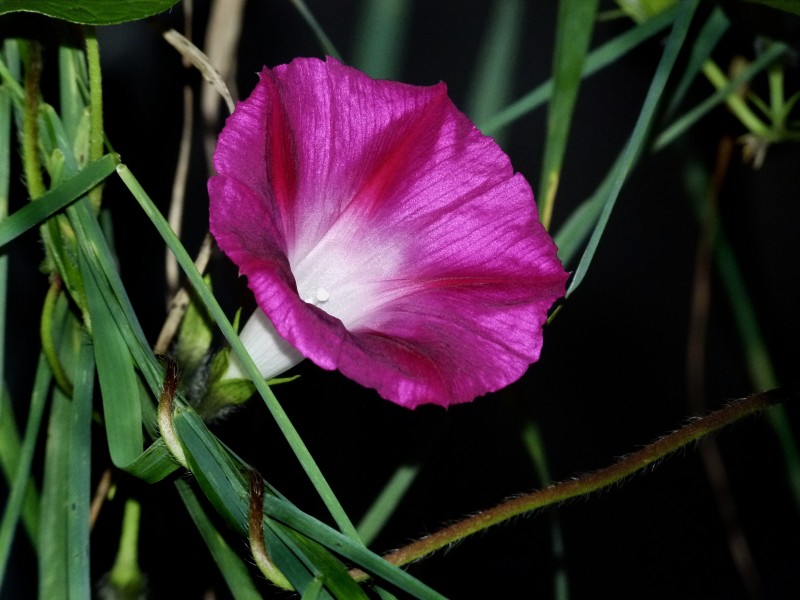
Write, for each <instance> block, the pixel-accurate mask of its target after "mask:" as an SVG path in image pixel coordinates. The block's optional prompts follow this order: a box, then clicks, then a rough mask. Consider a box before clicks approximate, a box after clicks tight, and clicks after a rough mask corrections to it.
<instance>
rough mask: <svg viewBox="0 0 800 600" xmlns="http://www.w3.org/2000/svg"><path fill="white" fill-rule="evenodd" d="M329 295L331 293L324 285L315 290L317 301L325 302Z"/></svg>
mask: <svg viewBox="0 0 800 600" xmlns="http://www.w3.org/2000/svg"><path fill="white" fill-rule="evenodd" d="M330 297H331V294H330V292H329V291H328V290H326V289H325V288H324V287H321V288H319V289H318V290H317V300H318V301H319V302H327V301H328V300H329V299H330Z"/></svg>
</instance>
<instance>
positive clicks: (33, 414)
mask: <svg viewBox="0 0 800 600" xmlns="http://www.w3.org/2000/svg"><path fill="white" fill-rule="evenodd" d="M50 380H51V376H50V369H49V368H48V366H47V360H46V359H45V357H44V355H40V356H39V363H38V365H37V367H36V376H35V379H34V384H33V393H32V394H31V403H30V409H29V411H28V422H27V424H26V426H25V436H24V441H23V443H22V446H21V448H20V453H19V460H18V461H17V469H16V472H15V473H14V477H13V479H10V480H9V489H10V493H9V496H8V499H7V501H6V505H5V509H4V511H3V520H2V522H0V582H2V581H3V580H4V579H5V570H6V565H7V563H8V557H9V555H10V554H11V547H12V545H13V543H14V534H15V532H16V531H17V522H18V520H19V515H20V512H21V511H22V507H23V502H24V501H25V498H26V492H27V491H28V489H29V482H30V477H31V463H32V462H33V455H34V451H35V450H36V445H37V444H36V442H37V441H38V439H39V426H40V424H41V422H42V415H43V414H44V407H45V404H46V403H47V392H48V390H49V388H50ZM9 418H13V416H12V415H11V414H8V413H6V414H4V415H3V419H9Z"/></svg>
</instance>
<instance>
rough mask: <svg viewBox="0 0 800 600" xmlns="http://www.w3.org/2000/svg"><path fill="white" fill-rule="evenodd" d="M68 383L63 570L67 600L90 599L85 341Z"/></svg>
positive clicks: (90, 369) (90, 367) (88, 361)
mask: <svg viewBox="0 0 800 600" xmlns="http://www.w3.org/2000/svg"><path fill="white" fill-rule="evenodd" d="M72 380H73V381H74V382H75V390H74V393H73V394H72V411H71V414H70V421H71V422H70V438H69V456H68V459H67V472H68V478H67V515H66V517H67V569H68V571H69V597H70V598H73V599H74V600H82V599H84V598H89V597H91V595H92V586H91V578H90V565H89V532H90V527H89V512H90V504H91V485H92V472H91V469H92V460H91V457H92V396H93V392H94V354H93V352H92V346H91V344H90V343H89V341H88V340H84V342H83V343H82V344H81V345H80V349H79V351H78V357H77V361H76V365H75V372H74V373H73V377H72Z"/></svg>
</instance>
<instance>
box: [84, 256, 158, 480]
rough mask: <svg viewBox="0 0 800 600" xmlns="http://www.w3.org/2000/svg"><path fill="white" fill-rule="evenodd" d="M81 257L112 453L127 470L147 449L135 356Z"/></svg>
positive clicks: (93, 276)
mask: <svg viewBox="0 0 800 600" xmlns="http://www.w3.org/2000/svg"><path fill="white" fill-rule="evenodd" d="M78 257H79V264H80V267H81V273H82V274H83V281H84V285H85V289H86V299H87V302H88V307H89V314H90V316H91V320H92V339H93V341H94V355H95V360H96V361H97V376H98V379H99V380H100V389H101V391H102V398H103V417H104V418H103V422H104V423H105V427H106V438H107V440H108V450H109V452H110V454H111V461H112V462H113V463H114V465H115V466H117V467H120V468H124V467H125V466H127V465H128V464H130V463H132V462H133V461H134V460H136V459H137V458H138V456H139V455H140V454H141V453H142V447H143V446H144V435H143V434H142V409H141V405H140V399H139V387H138V385H137V381H136V371H135V369H134V366H133V357H132V356H131V353H130V350H129V349H128V346H127V344H126V343H125V340H124V339H123V337H122V336H121V335H120V332H119V328H118V326H117V322H116V321H115V319H114V317H113V315H112V314H111V311H110V310H109V309H108V305H107V304H106V299H105V297H104V296H103V295H102V294H101V292H100V289H99V287H98V285H97V281H96V279H95V278H96V274H95V273H94V272H92V270H91V269H90V268H89V266H88V262H87V260H86V258H85V257H84V255H83V254H82V253H80V254H79V255H78Z"/></svg>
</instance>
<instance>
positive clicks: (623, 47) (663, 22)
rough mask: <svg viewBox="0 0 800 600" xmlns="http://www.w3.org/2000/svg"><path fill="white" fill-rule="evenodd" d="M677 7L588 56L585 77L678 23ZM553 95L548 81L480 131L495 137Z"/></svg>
mask: <svg viewBox="0 0 800 600" xmlns="http://www.w3.org/2000/svg"><path fill="white" fill-rule="evenodd" d="M676 15H677V7H674V8H671V9H669V10H665V11H664V12H663V13H661V14H660V15H658V16H657V17H654V18H652V19H649V20H648V21H645V22H644V23H642V24H641V25H637V26H636V27H633V28H632V29H629V30H628V31H626V32H625V33H622V34H620V35H619V36H617V37H616V38H614V39H613V40H611V41H609V42H606V43H605V44H603V45H602V46H600V47H599V48H597V49H596V50H593V51H592V52H591V53H590V54H589V56H587V57H586V64H585V65H584V67H583V74H582V76H583V77H589V76H590V75H593V74H594V73H596V72H597V71H600V70H601V69H603V68H605V67H607V66H608V65H610V64H612V63H613V62H615V61H616V60H618V59H619V58H620V57H622V56H624V55H625V54H627V53H628V52H630V51H631V50H633V49H634V48H636V47H637V46H639V45H640V44H642V43H643V42H645V41H647V40H648V39H650V38H651V37H653V36H654V35H656V34H657V33H659V32H660V31H663V30H664V29H666V28H667V27H668V26H669V25H671V24H672V23H673V22H674V21H675V17H676ZM552 93H553V80H552V79H548V80H547V81H545V82H544V83H542V84H541V85H539V86H537V87H536V88H534V89H533V90H531V91H530V92H528V93H527V94H525V95H524V96H523V97H522V98H520V99H518V100H516V101H515V102H512V103H511V104H510V105H508V106H507V107H506V108H504V109H503V110H501V111H500V112H498V113H497V114H496V115H494V116H493V117H492V118H491V119H488V120H487V121H486V122H481V121H477V125H478V128H479V129H480V130H481V131H483V132H484V133H486V134H488V135H495V134H496V133H497V132H498V131H500V130H501V129H502V128H503V127H507V126H508V125H510V124H511V123H513V122H514V121H516V120H517V119H519V118H521V117H523V116H525V115H526V114H528V113H530V112H532V111H533V110H535V109H536V108H538V107H539V106H541V105H542V104H544V103H545V102H547V99H548V98H549V97H550V96H551V95H552Z"/></svg>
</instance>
